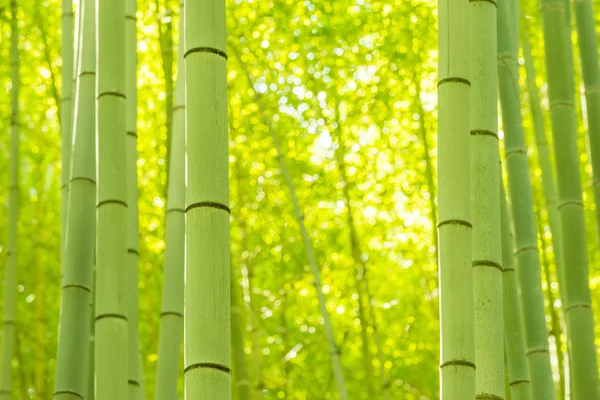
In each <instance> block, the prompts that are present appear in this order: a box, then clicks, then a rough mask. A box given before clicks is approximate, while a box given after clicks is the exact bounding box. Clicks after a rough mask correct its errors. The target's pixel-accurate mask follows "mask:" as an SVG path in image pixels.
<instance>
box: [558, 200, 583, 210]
mask: <svg viewBox="0 0 600 400" xmlns="http://www.w3.org/2000/svg"><path fill="white" fill-rule="evenodd" d="M567 206H576V207H583V201H579V200H571V201H564V202H562V203H560V204H559V205H558V209H559V210H560V209H561V208H563V207H567Z"/></svg>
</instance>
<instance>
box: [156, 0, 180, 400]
mask: <svg viewBox="0 0 600 400" xmlns="http://www.w3.org/2000/svg"><path fill="white" fill-rule="evenodd" d="M180 9H181V13H182V14H181V16H180V29H179V36H180V39H179V43H180V51H179V57H178V64H177V69H178V71H177V82H176V87H175V106H174V107H173V135H172V136H171V142H172V143H171V146H170V147H171V155H170V156H171V160H169V165H170V166H171V167H170V168H169V180H168V182H169V184H168V188H169V189H168V194H167V215H166V233H165V242H166V249H165V261H164V278H163V282H164V283H163V294H162V309H161V314H160V320H161V321H160V335H159V343H158V361H157V363H156V389H155V396H154V398H155V399H156V400H170V399H176V398H177V381H178V378H179V376H178V375H179V362H180V357H179V355H180V348H181V341H182V339H183V261H184V260H183V259H184V245H185V242H184V241H185V216H184V207H185V184H184V177H185V176H184V173H185V171H184V169H185V143H184V141H185V98H184V91H183V89H184V82H185V76H184V66H183V51H182V50H183V40H182V39H183V21H184V14H183V12H184V9H183V2H182V3H181V8H180Z"/></svg>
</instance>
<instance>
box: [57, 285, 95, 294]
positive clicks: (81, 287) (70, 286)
mask: <svg viewBox="0 0 600 400" xmlns="http://www.w3.org/2000/svg"><path fill="white" fill-rule="evenodd" d="M62 288H63V290H65V289H82V290H85V291H86V292H88V293H92V290H91V289H90V288H89V287H87V286H86V285H81V284H79V283H69V284H67V285H63V287H62Z"/></svg>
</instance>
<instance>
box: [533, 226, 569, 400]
mask: <svg viewBox="0 0 600 400" xmlns="http://www.w3.org/2000/svg"><path fill="white" fill-rule="evenodd" d="M538 220H541V216H539V214H538ZM538 230H539V232H538V235H539V237H540V246H541V248H542V254H541V259H542V271H543V273H544V280H545V282H546V290H545V294H546V302H547V303H548V311H549V312H550V335H551V336H553V337H554V343H555V345H556V364H557V367H558V387H559V390H558V393H557V396H556V397H557V398H558V399H564V398H565V388H566V387H565V369H564V364H565V357H564V354H563V352H562V337H561V333H562V332H561V329H560V316H559V314H558V310H557V309H556V307H555V306H554V294H553V293H552V286H551V284H552V279H551V278H550V261H549V260H548V256H547V252H546V251H545V249H546V248H547V247H548V246H547V244H546V240H545V239H544V230H543V228H542V227H541V225H540V227H539V228H538Z"/></svg>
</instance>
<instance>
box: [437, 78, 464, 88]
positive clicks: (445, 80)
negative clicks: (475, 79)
mask: <svg viewBox="0 0 600 400" xmlns="http://www.w3.org/2000/svg"><path fill="white" fill-rule="evenodd" d="M450 82H454V83H464V84H465V85H467V86H471V82H470V81H469V80H468V79H466V78H460V77H458V76H451V77H448V78H444V79H441V80H439V81H438V83H437V87H438V88H439V87H440V86H441V85H442V84H443V83H450Z"/></svg>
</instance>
